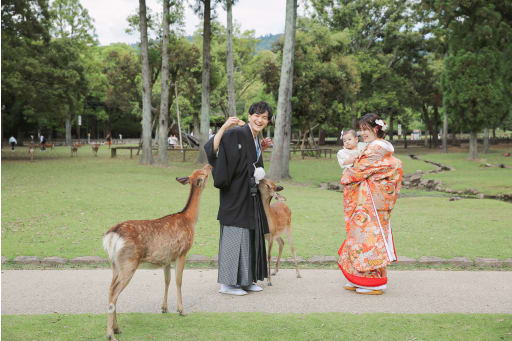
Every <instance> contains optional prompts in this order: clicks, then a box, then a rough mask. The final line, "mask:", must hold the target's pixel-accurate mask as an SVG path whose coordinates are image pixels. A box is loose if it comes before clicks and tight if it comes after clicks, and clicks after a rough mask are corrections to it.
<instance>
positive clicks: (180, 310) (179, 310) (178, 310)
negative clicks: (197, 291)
mask: <svg viewBox="0 0 512 341" xmlns="http://www.w3.org/2000/svg"><path fill="white" fill-rule="evenodd" d="M176 311H177V312H178V314H180V316H185V313H184V312H183V309H180V308H178V309H177V310H176Z"/></svg>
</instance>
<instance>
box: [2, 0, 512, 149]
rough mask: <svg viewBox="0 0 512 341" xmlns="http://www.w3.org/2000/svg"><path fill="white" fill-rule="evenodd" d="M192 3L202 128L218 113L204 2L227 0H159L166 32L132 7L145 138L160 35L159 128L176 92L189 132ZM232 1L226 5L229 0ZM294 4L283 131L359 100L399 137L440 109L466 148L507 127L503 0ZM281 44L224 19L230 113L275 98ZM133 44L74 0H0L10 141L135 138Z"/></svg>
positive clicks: (220, 47)
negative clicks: (187, 25) (144, 58)
mask: <svg viewBox="0 0 512 341" xmlns="http://www.w3.org/2000/svg"><path fill="white" fill-rule="evenodd" d="M205 4H208V7H211V13H213V16H212V19H211V25H210V27H209V30H210V31H211V33H210V35H209V36H210V37H211V41H210V44H209V51H208V53H209V54H210V55H211V56H210V64H209V65H210V72H209V88H208V97H209V100H210V102H209V108H208V110H209V112H208V119H209V122H210V127H212V128H213V129H214V130H215V127H218V126H220V125H221V124H222V123H223V122H224V120H225V119H226V118H227V117H228V116H229V115H230V113H229V103H228V70H229V69H227V68H226V64H227V58H228V53H227V50H226V45H227V40H228V29H227V25H226V23H222V22H219V21H218V20H216V19H215V15H214V14H215V12H214V10H215V8H216V6H223V7H224V8H225V7H226V5H227V3H226V1H209V0H208V1H206V0H205V1H199V0H197V1H188V2H187V1H179V0H173V1H170V3H169V6H170V8H169V14H168V15H167V19H168V27H169V28H170V30H169V32H168V34H165V30H164V29H163V28H165V25H162V24H161V23H162V20H163V17H164V16H163V14H162V13H160V12H155V13H153V12H151V11H148V12H147V13H146V16H145V17H146V19H147V27H148V37H149V39H148V61H149V70H150V71H149V73H150V75H149V79H150V82H151V83H150V84H151V85H150V86H151V90H152V91H151V113H152V116H151V131H152V136H153V137H154V138H155V140H156V141H158V134H159V113H160V112H161V111H162V110H161V103H162V102H161V98H162V93H163V91H162V85H161V84H163V83H162V81H161V78H162V70H163V68H162V60H163V58H162V44H163V41H164V40H165V41H166V42H167V51H168V56H169V62H168V63H169V66H168V69H167V72H165V74H166V76H167V77H168V87H167V89H165V91H164V92H165V93H166V95H167V97H168V103H167V104H166V106H167V108H164V110H163V111H164V112H165V113H166V115H167V119H168V122H169V124H168V126H167V130H168V132H169V134H171V133H177V129H178V126H177V110H176V109H177V107H178V106H177V104H178V103H179V111H180V114H181V118H182V123H183V131H184V132H186V133H191V132H193V134H194V135H195V136H200V125H201V111H202V110H203V109H202V107H204V103H203V104H202V98H201V93H202V89H203V90H204V81H202V77H203V69H204V67H203V64H202V59H203V56H204V51H205V50H204V46H203V40H204V39H203V36H204V34H203V33H204V32H203V31H204V29H198V30H197V31H196V32H195V33H194V34H193V36H185V34H184V31H183V26H184V9H185V7H186V6H191V7H193V8H194V10H195V12H196V13H197V15H198V16H200V17H201V18H205V8H207V7H205ZM231 5H232V6H236V1H234V2H231ZM295 6H297V2H296V1H295ZM298 6H301V8H302V9H303V11H301V13H304V15H303V16H299V17H298V18H296V24H295V25H294V31H295V37H294V55H293V58H294V59H293V83H292V84H290V86H291V87H292V92H291V99H290V102H291V137H292V139H291V140H292V141H303V142H305V143H308V142H309V143H310V144H311V145H314V144H317V143H318V144H323V143H325V139H326V137H327V138H329V137H331V140H333V139H336V140H337V141H338V139H339V133H340V131H341V130H342V129H343V128H347V127H353V126H354V124H355V121H356V119H357V118H358V117H360V116H361V115H362V114H364V113H367V112H377V113H379V114H380V115H382V116H383V117H384V118H385V119H386V121H387V122H388V125H389V127H390V129H389V131H388V138H389V139H391V140H393V139H397V132H400V133H401V137H403V138H405V137H407V136H409V134H410V133H411V132H412V131H413V130H414V129H420V130H422V131H423V132H424V134H425V135H426V136H427V138H426V139H425V141H426V143H427V144H428V146H430V147H437V146H439V144H440V141H439V138H440V136H441V132H442V131H443V129H442V126H443V119H444V120H445V124H446V129H444V130H445V132H446V133H450V134H451V136H452V141H453V140H454V139H455V134H467V136H468V137H470V139H471V141H473V142H474V146H475V147H474V148H473V149H470V156H472V157H473V158H476V157H477V154H476V152H477V149H476V139H477V136H478V135H477V134H480V133H483V139H484V140H483V142H484V149H483V150H484V151H486V150H487V149H488V145H489V140H488V138H489V135H490V134H491V143H492V139H493V138H494V139H497V138H499V137H503V136H505V137H506V136H509V133H508V132H507V131H509V130H511V129H512V110H511V108H512V105H511V95H510V94H511V93H512V86H511V84H512V76H511V75H512V73H511V72H510V70H512V44H511V38H512V28H511V27H512V3H511V2H510V1H481V0H469V1H467V0H464V1H463V0H457V1H452V0H450V1H448V0H421V1H420V0H401V1H393V0H373V1H372V0H338V1H332V0H310V1H300V2H299V4H298ZM140 18H141V16H140V13H139V14H137V13H134V15H133V16H130V17H128V18H127V20H128V22H129V24H130V25H129V26H130V29H129V30H131V31H132V32H133V33H134V34H140V27H141V26H140ZM235 19H236V18H235ZM163 37H166V39H164V38H163ZM283 45H284V40H283V38H282V36H280V35H268V36H264V37H256V36H255V32H254V31H251V30H248V31H241V30H240V27H239V26H237V25H235V26H234V28H233V32H232V53H233V70H234V93H235V98H234V102H235V103H236V104H235V113H236V114H237V115H238V116H240V117H244V116H246V115H247V109H248V107H249V106H250V104H251V103H253V102H255V101H260V100H265V101H267V102H269V103H270V104H271V106H272V107H274V108H276V107H277V104H278V97H279V85H280V72H281V66H282V65H281V64H282V63H283V62H282V59H283V56H282V55H283V52H282V51H283ZM141 50H142V49H141V45H140V44H135V45H127V44H123V43H115V44H110V45H107V46H100V45H99V43H98V40H97V36H96V33H95V27H94V23H93V20H92V19H91V17H90V16H89V14H88V12H87V10H86V9H85V8H83V6H82V5H81V4H80V1H79V0H54V1H51V2H49V1H41V0H39V1H36V0H28V1H17V0H8V1H3V2H2V57H1V58H2V136H3V139H4V140H5V139H7V138H8V137H9V136H11V135H13V136H16V137H17V138H18V140H19V143H22V142H23V140H25V139H27V138H28V136H30V135H35V136H37V135H39V134H44V135H45V136H47V137H48V138H49V139H50V140H51V139H53V138H65V141H66V143H67V144H71V139H72V138H86V136H87V135H88V134H91V137H92V138H104V137H105V136H106V135H107V134H111V135H112V136H114V137H117V136H118V135H119V134H122V136H123V137H125V138H130V137H131V138H140V137H141V132H142V129H141V121H142V116H143V91H142V83H143V82H142V68H141ZM203 97H204V96H203ZM277 114H279V111H278V110H277ZM79 117H80V120H79ZM79 121H80V124H81V125H79ZM399 125H400V129H399V128H398V126H399ZM272 129H273V128H272V127H271V128H270V129H268V132H267V134H268V135H269V136H272V133H273V132H272ZM313 136H315V137H316V140H315V139H313V138H312V137H313ZM459 136H460V135H459ZM307 137H309V139H307ZM302 146H304V143H302ZM472 146H473V144H470V147H472Z"/></svg>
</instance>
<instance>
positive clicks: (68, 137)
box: [66, 116, 72, 146]
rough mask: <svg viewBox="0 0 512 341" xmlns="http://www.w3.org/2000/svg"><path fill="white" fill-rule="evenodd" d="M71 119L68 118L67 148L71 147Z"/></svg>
mask: <svg viewBox="0 0 512 341" xmlns="http://www.w3.org/2000/svg"><path fill="white" fill-rule="evenodd" d="M71 143H72V142H71V117H69V116H68V117H67V118H66V146H71Z"/></svg>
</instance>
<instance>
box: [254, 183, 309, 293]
mask: <svg viewBox="0 0 512 341" xmlns="http://www.w3.org/2000/svg"><path fill="white" fill-rule="evenodd" d="M258 187H259V190H260V193H261V201H262V203H263V209H264V210H265V215H266V216H267V221H268V228H269V231H270V233H268V234H266V235H265V238H266V239H267V240H268V254H267V257H268V285H272V281H271V279H270V277H271V274H270V268H271V264H270V260H271V251H272V244H273V243H274V239H275V240H277V243H278V244H279V255H278V257H277V262H276V271H275V272H274V273H273V275H276V274H277V272H278V271H279V260H280V259H281V254H282V253H283V247H284V240H283V238H281V235H282V234H283V232H284V233H285V234H286V237H287V238H288V242H289V243H290V247H291V249H292V255H293V260H294V261H295V271H296V272H297V278H301V276H300V272H299V266H298V265H297V257H296V256H295V248H294V247H293V239H292V230H291V222H292V212H291V211H290V209H289V208H288V206H286V205H285V204H284V203H283V201H285V200H286V198H285V197H283V196H282V195H281V194H279V193H278V192H279V191H282V190H283V187H281V186H276V185H275V184H274V183H273V182H272V181H270V180H269V179H262V180H260V183H259V185H258ZM272 198H274V199H275V200H276V201H274V202H273V203H270V201H271V200H272Z"/></svg>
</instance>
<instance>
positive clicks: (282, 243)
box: [272, 237, 284, 276]
mask: <svg viewBox="0 0 512 341" xmlns="http://www.w3.org/2000/svg"><path fill="white" fill-rule="evenodd" d="M276 240H277V243H278V244H279V255H278V256H277V262H276V271H274V273H273V274H272V275H273V276H275V275H277V272H278V271H279V261H280V259H281V254H282V253H283V248H284V240H283V238H281V237H277V238H276Z"/></svg>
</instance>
